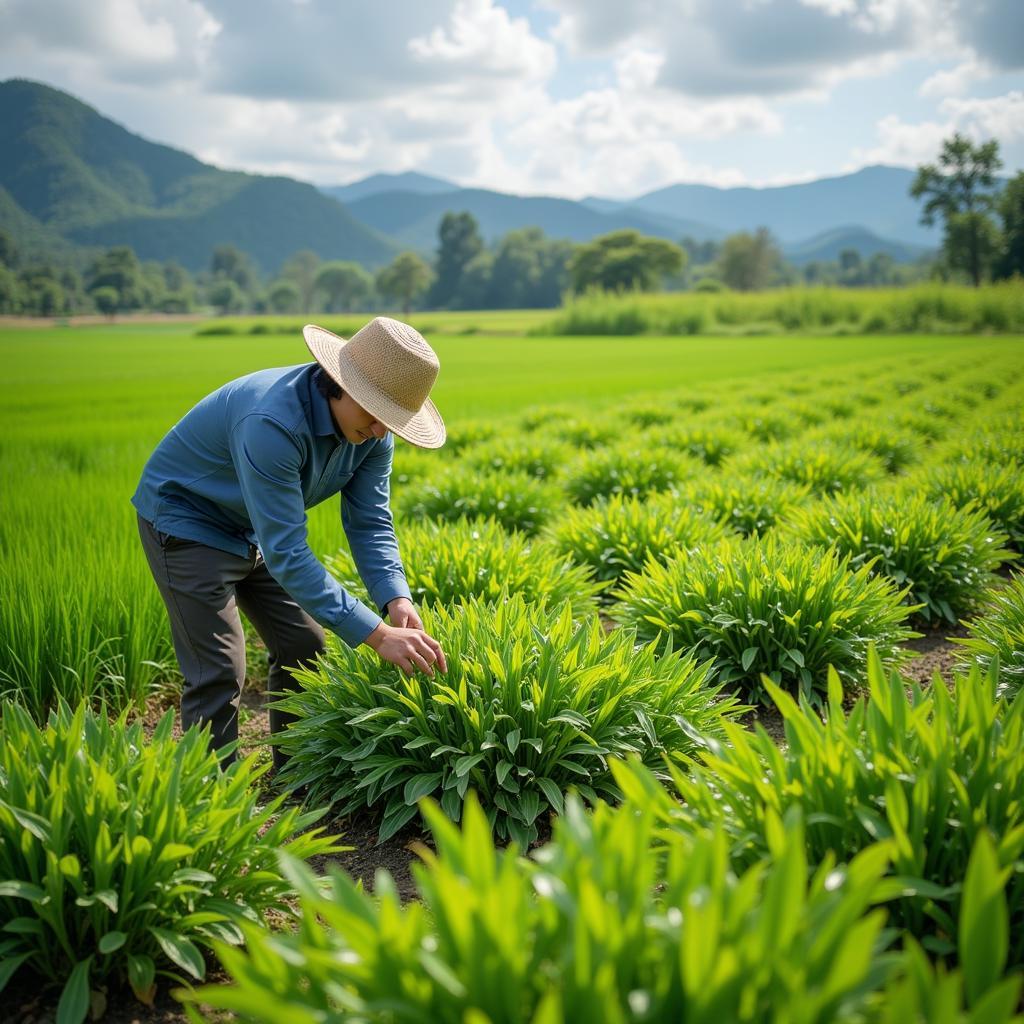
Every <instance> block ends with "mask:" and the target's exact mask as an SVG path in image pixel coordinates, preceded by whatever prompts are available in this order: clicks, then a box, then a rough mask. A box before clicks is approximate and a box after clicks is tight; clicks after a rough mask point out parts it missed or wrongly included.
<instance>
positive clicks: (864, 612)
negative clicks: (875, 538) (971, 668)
mask: <svg viewBox="0 0 1024 1024" xmlns="http://www.w3.org/2000/svg"><path fill="white" fill-rule="evenodd" d="M849 563H850V560H849V557H840V556H839V555H838V554H836V552H835V551H833V550H831V549H824V550H823V549H821V548H807V547H805V546H803V545H800V544H796V543H793V542H792V541H789V542H785V541H779V540H777V539H776V538H774V537H773V536H771V535H769V536H768V537H767V538H765V539H764V540H760V541H754V540H745V541H739V540H737V541H726V542H724V543H719V544H717V545H715V546H708V547H702V548H695V549H694V550H693V551H690V552H688V553H687V554H685V555H683V556H680V557H676V558H674V559H670V560H669V561H666V562H664V563H661V564H658V563H655V562H649V563H648V564H647V566H646V567H645V569H644V572H643V574H637V573H626V576H625V582H624V583H623V586H622V587H621V588H620V590H619V591H617V592H616V596H618V597H620V598H621V600H620V602H619V604H618V605H616V606H615V607H614V609H613V611H612V616H613V617H614V618H615V619H617V620H618V621H619V622H621V623H623V624H626V625H631V626H635V627H636V630H637V634H638V636H639V637H640V638H641V639H644V640H650V639H654V638H658V637H663V636H666V635H667V636H669V637H671V639H672V643H673V646H675V647H680V648H683V649H685V650H689V651H692V652H693V655H694V657H696V658H698V659H700V660H704V659H711V660H712V663H713V667H712V671H711V675H710V677H709V678H711V679H714V680H715V681H716V682H718V683H722V684H727V685H730V686H734V687H738V688H740V689H741V690H742V691H743V692H744V695H746V696H750V697H752V698H753V699H761V698H762V697H763V694H764V689H763V685H762V681H761V676H762V674H763V675H766V676H768V677H769V678H770V679H771V680H772V681H773V682H775V683H778V684H780V685H782V686H784V687H786V688H787V689H791V690H797V691H799V692H800V693H803V694H804V695H805V696H807V697H808V698H809V699H813V700H817V699H818V698H817V691H822V692H824V689H825V681H826V671H827V669H828V666H829V665H832V666H834V667H835V669H836V671H837V672H838V673H839V675H840V678H841V679H842V680H843V682H844V684H847V685H852V684H854V683H856V682H858V681H859V679H860V678H862V677H863V674H864V669H865V667H866V662H867V653H868V648H869V646H870V645H871V644H875V645H877V646H878V648H879V649H880V650H881V651H882V652H883V654H884V656H885V657H886V658H887V659H891V660H893V661H894V662H895V661H898V660H900V659H902V658H905V657H906V652H904V651H903V650H902V649H901V648H900V646H899V645H900V644H901V643H902V642H903V641H904V640H906V639H908V638H909V637H911V636H913V635H914V634H913V633H911V632H910V631H909V630H908V629H907V628H906V627H905V626H904V625H903V620H904V619H906V617H907V616H908V615H909V614H910V611H911V609H909V608H908V607H907V606H906V605H904V604H902V603H901V602H902V600H903V598H904V597H905V596H906V592H905V591H898V590H897V589H896V587H895V586H894V585H893V584H892V583H891V582H889V581H888V580H885V579H881V578H879V577H873V576H871V574H870V570H869V569H868V568H867V567H866V566H862V567H861V568H860V569H857V570H853V569H851V568H850V564H849Z"/></svg>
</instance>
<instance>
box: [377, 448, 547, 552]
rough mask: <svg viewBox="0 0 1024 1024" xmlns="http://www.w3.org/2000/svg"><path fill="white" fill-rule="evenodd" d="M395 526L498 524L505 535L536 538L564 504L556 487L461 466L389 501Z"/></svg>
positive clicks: (515, 475)
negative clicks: (457, 522) (512, 533)
mask: <svg viewBox="0 0 1024 1024" xmlns="http://www.w3.org/2000/svg"><path fill="white" fill-rule="evenodd" d="M392 504H393V505H394V508H395V513H396V518H397V519H398V520H399V521H402V520H410V519H436V520H445V521H448V522H451V521H453V520H456V519H461V518H466V519H485V518H487V517H491V518H493V519H496V520H497V521H498V522H499V523H501V525H502V526H503V527H505V529H506V530H519V531H521V532H522V533H526V534H531V535H532V534H535V533H537V532H538V530H540V528H541V527H542V526H543V525H544V524H545V523H546V522H547V521H548V520H549V519H551V517H552V516H553V515H555V514H556V513H557V512H558V510H559V509H560V508H561V507H562V506H563V505H564V504H565V498H564V496H563V495H562V492H561V490H560V489H559V488H558V487H557V486H555V485H554V484H550V483H547V482H545V481H541V480H538V479H537V478H536V477H532V476H528V475H527V474H526V473H481V472H479V471H477V470H474V469H472V468H471V467H469V466H465V465H461V464H460V465H455V466H451V467H448V468H447V469H445V470H444V471H442V472H439V473H434V474H432V475H431V476H430V477H429V478H427V479H418V480H411V481H409V483H408V484H406V486H405V488H404V490H401V491H399V492H398V493H397V494H396V495H395V498H394V501H393V502H392Z"/></svg>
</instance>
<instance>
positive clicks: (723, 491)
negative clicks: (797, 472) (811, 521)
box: [677, 474, 810, 536]
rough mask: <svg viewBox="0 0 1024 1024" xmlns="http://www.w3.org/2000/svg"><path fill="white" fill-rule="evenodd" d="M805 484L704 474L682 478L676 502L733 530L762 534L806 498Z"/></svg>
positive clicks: (807, 492)
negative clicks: (685, 479)
mask: <svg viewBox="0 0 1024 1024" xmlns="http://www.w3.org/2000/svg"><path fill="white" fill-rule="evenodd" d="M809 494H810V489H809V488H808V487H807V485H806V484H794V483H789V482H788V481H786V480H776V479H774V478H773V477H756V476H755V477H751V476H724V475H719V474H714V475H711V474H708V475H706V476H698V477H694V478H693V479H692V480H688V481H686V483H684V484H683V485H682V487H681V488H680V489H679V497H678V499H677V503H678V504H679V505H681V506H684V507H686V506H689V507H691V508H693V509H695V510H699V511H701V512H704V513H705V514H707V515H710V516H713V517H715V518H716V519H718V520H720V521H721V522H722V523H723V524H725V525H726V526H728V527H729V528H730V529H732V530H733V531H735V532H736V533H739V534H742V535H744V536H748V535H749V534H752V533H764V532H766V531H767V530H769V529H771V528H772V527H773V526H774V525H775V524H776V522H778V520H779V519H780V518H781V517H782V516H783V515H784V514H785V513H786V512H787V511H788V510H789V509H791V508H794V507H796V506H797V505H799V504H800V503H801V502H803V501H806V500H807V496H808V495H809Z"/></svg>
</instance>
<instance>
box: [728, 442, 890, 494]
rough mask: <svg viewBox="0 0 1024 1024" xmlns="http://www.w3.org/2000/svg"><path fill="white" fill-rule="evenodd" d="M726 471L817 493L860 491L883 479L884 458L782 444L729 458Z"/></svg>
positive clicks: (832, 447) (840, 448) (828, 446)
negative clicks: (771, 479) (776, 481)
mask: <svg viewBox="0 0 1024 1024" xmlns="http://www.w3.org/2000/svg"><path fill="white" fill-rule="evenodd" d="M723 472H726V473H730V474H738V475H744V476H770V477H774V478H775V479H777V480H788V481H789V482H790V483H795V484H805V485H806V486H807V487H809V488H810V489H811V490H812V491H814V492H816V493H818V494H836V493H838V492H839V491H851V490H859V489H861V488H864V487H867V486H868V485H869V484H872V483H875V482H876V481H879V480H881V479H882V478H883V477H884V476H885V466H884V464H883V463H882V461H881V459H879V458H877V457H876V456H874V455H869V454H868V453H867V452H864V451H861V450H860V449H858V448H853V447H850V446H848V445H838V444H834V443H829V442H820V443H818V444H811V443H809V442H807V441H804V440H793V441H781V442H776V443H773V444H768V445H765V446H764V447H763V448H756V449H753V450H750V451H745V452H741V453H739V454H738V455H734V456H732V457H731V458H729V459H726V460H725V462H724V463H723Z"/></svg>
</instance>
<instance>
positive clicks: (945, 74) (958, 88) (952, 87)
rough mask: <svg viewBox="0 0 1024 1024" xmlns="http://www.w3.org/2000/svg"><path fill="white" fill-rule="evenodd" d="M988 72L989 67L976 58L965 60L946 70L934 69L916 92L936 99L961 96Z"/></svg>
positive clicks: (987, 75) (984, 77)
mask: <svg viewBox="0 0 1024 1024" xmlns="http://www.w3.org/2000/svg"><path fill="white" fill-rule="evenodd" d="M989 74H990V72H989V69H988V68H987V67H986V66H985V65H984V64H982V63H981V62H979V61H978V60H975V59H971V60H966V61H964V62H963V63H962V64H958V65H957V66H956V67H955V68H951V69H949V70H948V71H936V72H935V74H933V75H930V76H929V77H928V78H926V79H925V80H924V81H923V82H922V83H921V87H920V88H919V89H918V90H917V92H918V95H919V96H924V97H926V98H928V99H937V100H941V99H945V98H946V97H948V96H961V95H963V94H964V93H965V92H966V91H967V89H968V88H969V87H970V86H971V85H973V84H974V83H975V82H979V81H983V80H984V79H986V78H988V77H989Z"/></svg>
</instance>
